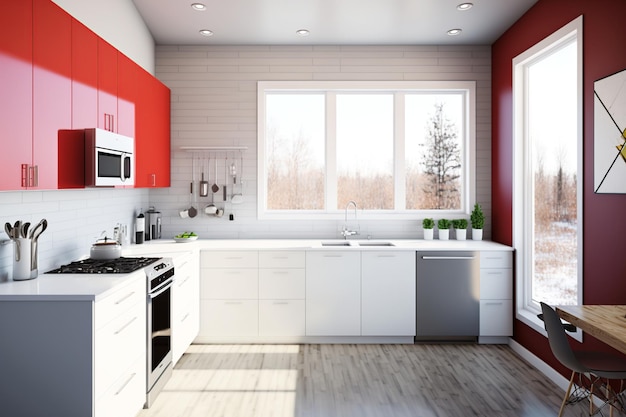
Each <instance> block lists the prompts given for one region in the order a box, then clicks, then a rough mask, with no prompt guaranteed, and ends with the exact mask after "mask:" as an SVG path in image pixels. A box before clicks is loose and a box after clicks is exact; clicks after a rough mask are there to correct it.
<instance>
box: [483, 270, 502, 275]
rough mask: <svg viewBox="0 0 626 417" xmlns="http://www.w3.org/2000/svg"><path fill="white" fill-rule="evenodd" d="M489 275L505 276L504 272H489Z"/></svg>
mask: <svg viewBox="0 0 626 417" xmlns="http://www.w3.org/2000/svg"><path fill="white" fill-rule="evenodd" d="M487 275H504V273H503V272H502V271H489V272H487Z"/></svg>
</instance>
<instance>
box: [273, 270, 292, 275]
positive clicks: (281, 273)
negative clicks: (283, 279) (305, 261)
mask: <svg viewBox="0 0 626 417" xmlns="http://www.w3.org/2000/svg"><path fill="white" fill-rule="evenodd" d="M288 273H289V271H273V272H272V274H274V275H287V274H288Z"/></svg>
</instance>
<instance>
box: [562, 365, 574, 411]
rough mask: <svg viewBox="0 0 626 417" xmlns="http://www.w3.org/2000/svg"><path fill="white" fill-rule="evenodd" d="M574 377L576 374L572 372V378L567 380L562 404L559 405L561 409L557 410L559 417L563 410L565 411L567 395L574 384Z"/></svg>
mask: <svg viewBox="0 0 626 417" xmlns="http://www.w3.org/2000/svg"><path fill="white" fill-rule="evenodd" d="M575 376H576V372H572V377H571V378H570V379H569V385H568V386H567V390H566V391H565V396H564V397H563V402H562V403H561V409H560V410H559V417H561V416H562V415H563V410H565V404H566V403H567V399H568V398H569V394H570V392H571V391H572V385H573V384H574V377H575Z"/></svg>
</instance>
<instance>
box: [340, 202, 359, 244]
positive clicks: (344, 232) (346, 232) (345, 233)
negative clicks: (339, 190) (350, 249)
mask: <svg viewBox="0 0 626 417" xmlns="http://www.w3.org/2000/svg"><path fill="white" fill-rule="evenodd" d="M351 205H352V206H354V220H355V221H356V222H357V229H356V230H350V229H348V208H350V206H351ZM356 210H357V206H356V202H354V201H353V200H350V201H348V204H346V214H345V221H344V225H343V230H342V231H341V235H342V236H343V238H344V239H348V236H353V235H358V234H359V230H358V229H359V223H358V220H357V211H356Z"/></svg>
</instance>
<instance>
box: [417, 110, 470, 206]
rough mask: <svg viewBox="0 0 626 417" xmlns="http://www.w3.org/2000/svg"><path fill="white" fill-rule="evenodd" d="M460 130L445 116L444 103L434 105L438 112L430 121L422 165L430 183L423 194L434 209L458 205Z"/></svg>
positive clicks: (427, 183) (426, 185)
mask: <svg viewBox="0 0 626 417" xmlns="http://www.w3.org/2000/svg"><path fill="white" fill-rule="evenodd" d="M459 145H460V144H459V141H458V134H457V129H456V126H455V125H454V123H452V122H451V121H450V120H449V119H448V118H447V117H446V115H445V112H444V105H443V104H442V103H438V104H435V114H434V115H433V116H432V117H431V118H430V120H429V124H428V136H427V138H426V143H425V144H424V145H422V146H424V147H425V148H426V149H425V152H424V153H423V154H422V161H421V164H422V166H423V168H424V174H425V175H426V177H427V182H426V184H425V187H424V193H425V194H426V195H427V196H429V197H430V198H429V200H430V207H428V208H431V209H453V208H458V206H459V203H460V196H459V184H458V179H459V178H460V168H461V150H460V146H459Z"/></svg>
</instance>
